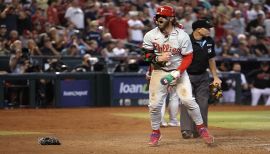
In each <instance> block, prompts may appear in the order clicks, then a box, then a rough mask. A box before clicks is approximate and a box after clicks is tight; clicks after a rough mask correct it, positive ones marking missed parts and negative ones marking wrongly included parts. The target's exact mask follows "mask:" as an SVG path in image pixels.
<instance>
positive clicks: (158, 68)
mask: <svg viewBox="0 0 270 154" xmlns="http://www.w3.org/2000/svg"><path fill="white" fill-rule="evenodd" d="M154 70H162V71H164V72H171V71H175V70H176V69H170V70H166V69H164V68H161V67H155V66H154Z"/></svg>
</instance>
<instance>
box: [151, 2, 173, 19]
mask: <svg viewBox="0 0 270 154" xmlns="http://www.w3.org/2000/svg"><path fill="white" fill-rule="evenodd" d="M156 15H160V16H166V17H174V16H175V11H174V9H173V7H171V6H168V5H164V6H160V7H158V8H157V12H156Z"/></svg>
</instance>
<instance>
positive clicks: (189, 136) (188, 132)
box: [181, 130, 192, 139]
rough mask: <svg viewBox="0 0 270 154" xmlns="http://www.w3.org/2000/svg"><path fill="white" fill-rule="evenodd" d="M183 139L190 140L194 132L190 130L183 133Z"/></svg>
mask: <svg viewBox="0 0 270 154" xmlns="http://www.w3.org/2000/svg"><path fill="white" fill-rule="evenodd" d="M181 133H182V137H183V139H190V138H191V137H192V132H191V131H190V130H184V131H181Z"/></svg>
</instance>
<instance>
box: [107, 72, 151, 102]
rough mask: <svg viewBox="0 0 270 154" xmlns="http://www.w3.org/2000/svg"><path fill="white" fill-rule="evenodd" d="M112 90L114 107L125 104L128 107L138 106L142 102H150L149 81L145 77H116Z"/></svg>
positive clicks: (113, 80)
mask: <svg viewBox="0 0 270 154" xmlns="http://www.w3.org/2000/svg"><path fill="white" fill-rule="evenodd" d="M112 89H113V91H112V99H113V104H112V105H113V106H123V105H125V104H126V106H138V105H140V104H139V103H138V102H140V100H145V99H146V100H148V97H149V94H148V90H147V81H146V80H145V76H144V75H141V76H139V75H123V76H120V75H119V76H114V77H113V79H112ZM129 100H133V101H129ZM127 102H131V103H127ZM147 102H148V101H147ZM127 104H128V105H127ZM142 105H145V104H142Z"/></svg>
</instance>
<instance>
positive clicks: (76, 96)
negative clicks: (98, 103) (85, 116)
mask: <svg viewBox="0 0 270 154" xmlns="http://www.w3.org/2000/svg"><path fill="white" fill-rule="evenodd" d="M90 86H91V85H90V81H89V80H62V81H61V85H60V91H61V94H60V104H59V105H60V106H62V107H81V106H93V105H94V104H93V102H92V101H91V97H92V96H91V94H92V93H91V91H90Z"/></svg>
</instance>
